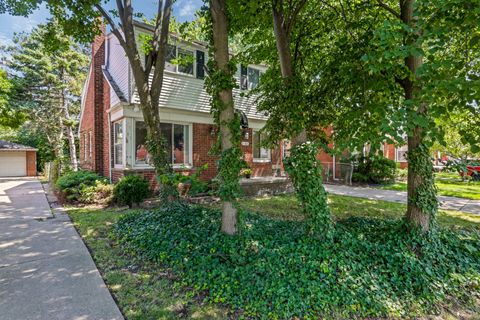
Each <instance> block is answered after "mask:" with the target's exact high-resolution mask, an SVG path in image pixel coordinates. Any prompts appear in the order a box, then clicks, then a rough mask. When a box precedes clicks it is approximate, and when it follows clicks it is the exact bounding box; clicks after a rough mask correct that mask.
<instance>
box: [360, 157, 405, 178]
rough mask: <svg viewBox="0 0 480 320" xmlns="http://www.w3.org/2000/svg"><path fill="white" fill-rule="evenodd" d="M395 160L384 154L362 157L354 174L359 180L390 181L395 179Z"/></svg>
mask: <svg viewBox="0 0 480 320" xmlns="http://www.w3.org/2000/svg"><path fill="white" fill-rule="evenodd" d="M396 169H397V167H396V164H395V161H393V160H390V159H387V158H385V157H383V156H371V157H360V158H359V159H358V165H357V167H356V168H355V171H354V173H353V174H352V179H353V180H354V181H357V182H369V183H388V182H392V181H393V180H395V171H396Z"/></svg>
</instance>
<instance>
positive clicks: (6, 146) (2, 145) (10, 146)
mask: <svg viewBox="0 0 480 320" xmlns="http://www.w3.org/2000/svg"><path fill="white" fill-rule="evenodd" d="M0 150H37V149H35V148H32V147H29V146H24V145H22V144H18V143H14V142H10V141H5V140H0Z"/></svg>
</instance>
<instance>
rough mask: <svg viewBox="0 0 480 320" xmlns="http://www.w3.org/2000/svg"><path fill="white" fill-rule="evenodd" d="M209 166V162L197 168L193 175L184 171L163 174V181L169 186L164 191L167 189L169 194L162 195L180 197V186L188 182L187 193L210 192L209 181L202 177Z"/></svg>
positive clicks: (193, 194)
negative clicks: (203, 179)
mask: <svg viewBox="0 0 480 320" xmlns="http://www.w3.org/2000/svg"><path fill="white" fill-rule="evenodd" d="M207 168H208V164H204V165H203V166H201V167H199V168H197V169H196V170H195V172H194V173H193V174H191V175H184V174H183V173H182V172H172V173H170V174H165V175H162V176H161V177H160V179H161V182H162V184H163V185H164V186H166V187H167V189H166V190H165V189H164V190H163V191H164V192H165V191H166V192H167V194H163V195H162V196H163V197H164V198H168V196H173V197H174V198H176V197H178V196H179V190H178V186H179V184H180V183H182V184H187V185H189V187H190V188H189V189H188V191H187V194H185V195H190V196H196V195H198V194H201V193H206V192H208V191H209V185H208V183H207V182H205V181H202V180H201V179H200V175H201V174H202V172H203V171H205V170H206V169H207Z"/></svg>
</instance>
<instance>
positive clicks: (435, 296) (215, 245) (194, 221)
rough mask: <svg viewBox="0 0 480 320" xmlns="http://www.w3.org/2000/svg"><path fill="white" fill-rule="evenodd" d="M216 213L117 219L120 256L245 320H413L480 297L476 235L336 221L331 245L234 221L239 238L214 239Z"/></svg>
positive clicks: (289, 225)
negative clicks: (131, 256)
mask: <svg viewBox="0 0 480 320" xmlns="http://www.w3.org/2000/svg"><path fill="white" fill-rule="evenodd" d="M220 216H221V213H220V211H218V210H215V209H207V208H204V207H199V206H186V205H174V206H170V207H168V208H162V209H157V210H153V211H142V212H136V213H132V214H130V215H127V216H126V217H124V218H122V219H120V221H119V223H118V224H117V225H116V226H115V229H114V235H115V237H116V239H117V240H118V241H119V242H120V243H121V244H122V246H123V248H124V249H125V250H128V252H134V253H135V254H136V255H137V256H138V257H142V258H144V259H147V260H149V261H153V262H155V263H160V264H165V265H167V266H169V267H170V268H172V270H173V272H174V273H175V274H176V275H178V279H179V284H180V285H181V286H183V287H189V288H192V289H193V290H194V291H197V292H208V295H207V296H206V297H205V299H206V301H207V302H212V303H222V304H226V305H229V306H231V307H232V308H233V309H236V310H241V312H242V314H243V315H244V316H246V317H255V318H256V317H259V318H275V317H277V318H293V317H307V316H310V317H314V318H316V317H327V318H345V317H358V318H361V317H386V316H393V317H413V316H423V315H425V314H432V313H437V312H438V311H439V309H440V308H442V307H443V306H444V305H445V304H446V303H448V302H449V301H450V299H451V298H454V299H455V300H456V301H460V303H461V304H462V306H465V305H468V303H469V302H471V301H470V300H469V299H470V297H471V296H475V295H476V296H477V297H478V294H479V291H480V288H479V284H478V283H479V279H480V274H479V272H480V271H479V270H480V257H479V256H478V250H479V249H480V240H479V239H480V237H479V233H478V232H477V231H466V230H446V229H439V230H438V232H436V234H435V237H433V238H432V239H433V240H431V239H430V240H427V239H421V238H420V237H414V236H410V235H408V234H407V233H406V232H405V229H404V226H403V225H402V224H401V223H399V221H398V220H389V219H372V218H365V217H350V218H345V219H342V220H339V221H338V222H337V224H336V233H335V237H334V240H333V241H332V242H325V241H322V240H319V239H317V238H314V237H309V236H305V229H304V224H303V222H301V221H285V220H273V219H270V218H268V217H265V216H263V215H259V214H254V213H250V212H242V216H241V219H242V220H241V221H242V226H241V234H240V235H239V236H236V237H228V236H225V235H223V234H221V233H220V232H219V231H218V230H219V229H220Z"/></svg>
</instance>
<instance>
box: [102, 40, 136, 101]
mask: <svg viewBox="0 0 480 320" xmlns="http://www.w3.org/2000/svg"><path fill="white" fill-rule="evenodd" d="M107 46H108V48H107V57H106V59H107V61H106V63H105V67H106V69H107V70H108V72H109V73H110V75H111V76H112V78H113V80H114V81H115V83H116V85H117V87H118V88H119V89H120V92H121V93H122V94H123V96H124V97H125V99H126V100H127V101H130V92H131V91H130V90H129V87H130V85H129V82H130V64H129V62H128V58H127V56H126V55H125V51H124V50H123V48H122V47H121V46H120V43H119V42H118V39H117V37H115V36H114V35H113V34H111V35H109V37H108V41H107ZM110 99H111V102H110V103H111V105H115V104H116V103H118V102H120V99H119V98H118V96H117V95H116V94H115V92H114V90H110Z"/></svg>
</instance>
